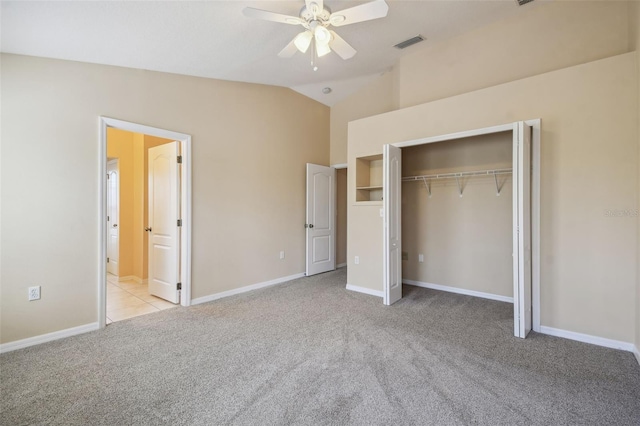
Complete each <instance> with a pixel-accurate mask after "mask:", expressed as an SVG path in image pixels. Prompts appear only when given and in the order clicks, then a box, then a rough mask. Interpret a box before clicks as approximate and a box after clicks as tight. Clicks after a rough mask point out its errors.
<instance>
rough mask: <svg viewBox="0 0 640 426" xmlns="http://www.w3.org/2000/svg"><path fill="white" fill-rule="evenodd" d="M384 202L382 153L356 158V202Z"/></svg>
mask: <svg viewBox="0 0 640 426" xmlns="http://www.w3.org/2000/svg"><path fill="white" fill-rule="evenodd" d="M371 201H375V202H378V203H380V202H382V154H378V155H370V156H367V157H358V158H356V202H357V203H363V202H371Z"/></svg>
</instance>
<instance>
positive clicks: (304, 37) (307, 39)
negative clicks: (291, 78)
mask: <svg viewBox="0 0 640 426" xmlns="http://www.w3.org/2000/svg"><path fill="white" fill-rule="evenodd" d="M312 38H313V34H312V33H311V31H304V32H301V33H300V34H298V35H297V36H296V38H295V40H293V44H295V45H296V47H297V48H298V50H299V51H300V52H302V53H305V52H306V51H307V49H309V46H310V45H311V39H312Z"/></svg>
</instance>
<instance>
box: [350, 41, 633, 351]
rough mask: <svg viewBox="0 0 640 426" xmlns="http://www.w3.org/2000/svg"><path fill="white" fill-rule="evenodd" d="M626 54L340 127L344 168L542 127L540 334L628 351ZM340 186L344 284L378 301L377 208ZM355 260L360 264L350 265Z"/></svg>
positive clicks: (629, 102)
mask: <svg viewBox="0 0 640 426" xmlns="http://www.w3.org/2000/svg"><path fill="white" fill-rule="evenodd" d="M636 60H637V58H636V55H635V53H631V54H624V55H619V56H615V57H612V58H608V59H604V60H599V61H596V62H591V63H588V64H584V65H579V66H575V67H570V68H566V69H562V70H559V71H554V72H550V73H546V74H542V75H539V76H535V77H530V78H525V79H522V80H518V81H514V82H511V83H507V84H502V85H498V86H495V87H491V88H487V89H484V90H479V91H475V92H470V93H466V94H464V95H460V96H455V97H451V98H447V99H443V100H439V101H434V102H429V103H426V104H423V105H419V106H416V107H413V108H407V109H403V110H399V111H394V112H390V113H388V114H382V115H378V116H376V117H372V118H368V119H362V120H358V121H355V122H352V123H350V125H349V147H348V164H349V167H350V170H352V167H353V166H354V165H355V158H356V157H358V156H362V155H371V154H376V153H380V152H381V151H382V146H383V145H384V144H385V143H389V142H395V141H403V140H412V139H417V138H422V137H427V136H435V135H441V134H447V133H452V132H456V131H463V130H469V129H475V128H482V127H487V126H492V125H496V124H502V123H508V122H513V121H516V120H524V119H531V118H541V119H542V144H543V145H542V152H541V156H542V158H541V168H542V169H541V179H542V182H541V234H542V236H541V298H542V300H541V305H542V307H541V321H542V325H545V326H549V327H555V328H559V329H564V330H569V331H574V332H579V333H586V334H590V335H595V336H601V337H605V338H610V339H616V340H621V341H625V342H632V341H633V340H634V327H630V326H629V324H633V323H634V321H635V315H636V312H635V311H636V303H635V301H634V300H633V297H631V296H632V295H633V294H635V291H636V287H637V277H636V273H637V265H636V262H637V258H638V254H637V251H638V244H637V235H638V229H637V228H638V220H637V218H631V217H624V218H620V217H615V218H614V217H607V216H606V215H605V211H606V210H611V209H633V208H637V196H638V190H639V187H638V178H637V174H638V125H637V124H638V104H637V103H638V97H637V90H638V88H637V85H638V73H637V68H636ZM353 179H354V174H353V173H349V182H348V185H349V187H348V197H349V211H348V240H349V247H348V265H349V269H348V282H349V283H350V284H352V285H356V286H362V287H367V288H371V289H375V290H382V270H381V266H378V265H381V263H382V228H381V219H380V216H379V212H378V211H379V208H380V207H379V206H356V205H354V203H353V200H354V199H355V193H354V192H355V190H354V180H353ZM356 255H358V256H360V265H354V264H353V257H354V256H356Z"/></svg>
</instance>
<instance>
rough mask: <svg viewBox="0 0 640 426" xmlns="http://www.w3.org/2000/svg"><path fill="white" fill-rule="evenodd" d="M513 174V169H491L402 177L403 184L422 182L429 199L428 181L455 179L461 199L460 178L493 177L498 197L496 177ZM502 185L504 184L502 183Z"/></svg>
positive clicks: (498, 189)
mask: <svg viewBox="0 0 640 426" xmlns="http://www.w3.org/2000/svg"><path fill="white" fill-rule="evenodd" d="M511 173H513V169H493V170H474V171H471V172H455V173H440V174H437V175H421V176H407V177H403V178H402V181H403V182H422V183H424V186H425V188H427V191H428V192H429V197H431V186H429V181H433V180H438V179H455V180H456V182H457V183H458V193H459V194H460V196H461V197H462V191H463V188H462V185H461V184H460V179H461V178H466V177H473V176H493V178H494V180H495V183H496V195H500V191H501V190H502V186H501V185H499V183H498V175H507V174H511ZM503 184H504V182H503Z"/></svg>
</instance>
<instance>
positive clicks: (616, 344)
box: [540, 325, 640, 362]
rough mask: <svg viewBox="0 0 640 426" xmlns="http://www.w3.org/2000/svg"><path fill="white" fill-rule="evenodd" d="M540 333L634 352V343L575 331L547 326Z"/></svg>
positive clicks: (541, 328) (542, 327)
mask: <svg viewBox="0 0 640 426" xmlns="http://www.w3.org/2000/svg"><path fill="white" fill-rule="evenodd" d="M540 333H542V334H548V335H549V336H556V337H562V338H564V339H569V340H576V341H578V342H583V343H590V344H592V345H597V346H604V347H605V348H612V349H620V350H623V351H628V352H633V351H634V345H633V343H627V342H621V341H620V340H612V339H606V338H604V337H598V336H592V335H590V334H582V333H576V332H575V331H568V330H562V329H559V328H553V327H547V326H545V325H543V326H541V327H540ZM639 362H640V361H639Z"/></svg>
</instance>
